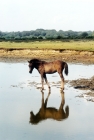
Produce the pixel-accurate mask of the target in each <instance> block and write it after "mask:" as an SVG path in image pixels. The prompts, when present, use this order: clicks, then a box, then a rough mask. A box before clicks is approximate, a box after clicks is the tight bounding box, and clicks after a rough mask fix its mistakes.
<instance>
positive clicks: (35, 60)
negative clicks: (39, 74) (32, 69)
mask: <svg viewBox="0 0 94 140" xmlns="http://www.w3.org/2000/svg"><path fill="white" fill-rule="evenodd" d="M32 62H41V60H39V59H31V60H30V63H32Z"/></svg>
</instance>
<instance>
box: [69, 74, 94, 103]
mask: <svg viewBox="0 0 94 140" xmlns="http://www.w3.org/2000/svg"><path fill="white" fill-rule="evenodd" d="M69 84H70V85H71V86H72V87H74V88H75V89H80V90H84V91H85V92H84V93H82V94H81V95H79V96H78V97H84V98H86V100H87V101H92V102H94V76H93V77H91V78H90V79H77V80H72V81H70V82H69Z"/></svg>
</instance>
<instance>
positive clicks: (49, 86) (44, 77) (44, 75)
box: [44, 74, 50, 89]
mask: <svg viewBox="0 0 94 140" xmlns="http://www.w3.org/2000/svg"><path fill="white" fill-rule="evenodd" d="M44 79H45V82H46V84H47V85H48V88H49V89H50V85H49V83H48V80H47V77H46V74H44Z"/></svg>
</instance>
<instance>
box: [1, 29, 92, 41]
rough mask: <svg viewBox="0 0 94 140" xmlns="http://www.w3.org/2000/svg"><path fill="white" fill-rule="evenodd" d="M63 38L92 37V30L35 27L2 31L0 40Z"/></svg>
mask: <svg viewBox="0 0 94 140" xmlns="http://www.w3.org/2000/svg"><path fill="white" fill-rule="evenodd" d="M63 39H64V40H65V39H94V31H86V32H82V31H80V32H77V31H72V30H69V31H63V30H59V31H56V30H44V29H36V30H31V31H22V32H20V31H18V32H2V31H0V41H32V40H63Z"/></svg>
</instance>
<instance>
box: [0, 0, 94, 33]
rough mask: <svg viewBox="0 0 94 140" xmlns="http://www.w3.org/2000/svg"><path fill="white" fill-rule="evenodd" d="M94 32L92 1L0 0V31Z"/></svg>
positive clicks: (93, 0) (93, 3) (93, 1)
mask: <svg viewBox="0 0 94 140" xmlns="http://www.w3.org/2000/svg"><path fill="white" fill-rule="evenodd" d="M36 29H49V30H50V29H55V30H57V31H59V30H63V31H67V30H73V31H94V0H0V31H3V32H5V31H7V32H10V31H30V30H36Z"/></svg>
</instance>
